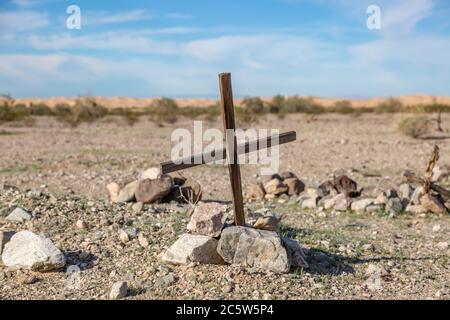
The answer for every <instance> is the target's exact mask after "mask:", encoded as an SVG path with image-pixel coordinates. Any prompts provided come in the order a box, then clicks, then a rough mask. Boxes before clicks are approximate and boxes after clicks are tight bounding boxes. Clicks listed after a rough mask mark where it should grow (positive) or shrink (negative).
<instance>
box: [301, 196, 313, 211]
mask: <svg viewBox="0 0 450 320" xmlns="http://www.w3.org/2000/svg"><path fill="white" fill-rule="evenodd" d="M302 208H306V209H315V208H317V198H305V199H303V201H302Z"/></svg>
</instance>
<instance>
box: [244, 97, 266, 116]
mask: <svg viewBox="0 0 450 320" xmlns="http://www.w3.org/2000/svg"><path fill="white" fill-rule="evenodd" d="M241 106H242V108H244V109H246V110H248V112H250V113H254V114H262V113H263V112H264V102H263V101H262V100H261V98H259V97H253V98H245V99H244V100H242V103H241Z"/></svg>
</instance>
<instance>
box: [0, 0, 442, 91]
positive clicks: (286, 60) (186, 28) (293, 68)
mask: <svg viewBox="0 0 450 320" xmlns="http://www.w3.org/2000/svg"><path fill="white" fill-rule="evenodd" d="M70 5H76V6H78V7H79V8H80V16H81V28H80V29H69V28H67V24H66V22H67V19H68V18H70V16H71V13H67V8H68V7H69V6H70ZM371 5H376V6H378V7H379V8H380V29H369V28H368V27H367V20H368V19H369V18H371V17H372V12H369V13H368V12H367V9H368V7H369V6H371ZM449 18H450V1H448V0H328V1H326V0H315V1H314V0H227V1H219V0H151V1H150V0H147V1H144V0H128V1H105V0H102V1H92V0H91V1H87V0H72V1H62V0H0V94H10V95H12V96H14V97H51V96H78V95H86V94H89V95H95V96H132V97H157V96H167V97H174V98H177V97H205V98H215V97H217V96H218V78H217V75H218V74H219V73H220V72H231V73H232V79H233V91H234V94H235V96H240V97H243V96H272V95H275V94H283V95H295V94H298V95H302V96H307V95H312V96H322V97H341V98H345V97H347V98H357V97H375V96H385V97H386V96H398V95H408V94H431V95H441V96H442V95H450V58H449V57H450V19H449Z"/></svg>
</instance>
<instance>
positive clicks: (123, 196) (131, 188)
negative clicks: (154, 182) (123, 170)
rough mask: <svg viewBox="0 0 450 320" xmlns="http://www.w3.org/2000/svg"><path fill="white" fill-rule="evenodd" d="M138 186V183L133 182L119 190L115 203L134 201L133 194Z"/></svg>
mask: <svg viewBox="0 0 450 320" xmlns="http://www.w3.org/2000/svg"><path fill="white" fill-rule="evenodd" d="M138 186H139V181H133V182H130V183H128V184H127V185H126V186H125V187H123V188H122V190H120V192H119V195H118V196H117V202H130V201H134V200H135V199H136V197H135V193H136V190H137V188H138Z"/></svg>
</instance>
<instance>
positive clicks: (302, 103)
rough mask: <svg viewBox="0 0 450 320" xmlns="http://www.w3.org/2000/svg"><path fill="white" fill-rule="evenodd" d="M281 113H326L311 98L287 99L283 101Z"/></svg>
mask: <svg viewBox="0 0 450 320" xmlns="http://www.w3.org/2000/svg"><path fill="white" fill-rule="evenodd" d="M282 111H284V112H285V113H308V114H319V113H324V112H326V110H325V108H324V107H323V106H321V105H320V104H318V103H317V102H315V101H314V99H313V98H311V97H308V98H300V97H297V96H294V97H289V98H288V99H286V100H285V103H284V106H283V108H282Z"/></svg>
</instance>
